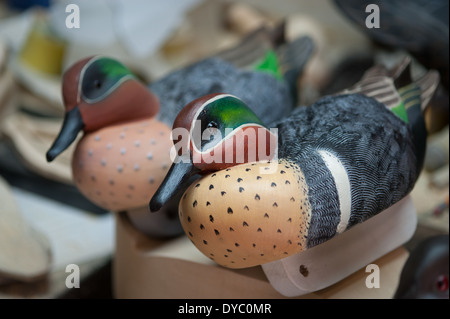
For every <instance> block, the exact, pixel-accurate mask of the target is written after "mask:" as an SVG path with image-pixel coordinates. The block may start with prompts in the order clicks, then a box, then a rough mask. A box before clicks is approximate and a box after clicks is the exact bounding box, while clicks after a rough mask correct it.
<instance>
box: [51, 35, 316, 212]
mask: <svg viewBox="0 0 450 319" xmlns="http://www.w3.org/2000/svg"><path fill="white" fill-rule="evenodd" d="M271 32H272V31H271ZM271 32H269V31H267V30H258V31H257V32H255V33H254V34H252V35H250V36H249V38H248V39H247V40H251V39H255V40H253V42H255V43H256V44H258V43H260V44H261V45H262V44H264V48H265V49H264V50H261V52H262V53H263V54H262V56H261V57H260V59H259V58H256V59H255V58H253V59H249V60H248V61H247V62H245V63H242V62H240V63H241V64H240V65H241V66H242V68H238V67H236V66H234V65H233V62H235V61H236V59H235V57H236V56H239V55H240V53H239V52H241V53H242V52H245V50H244V51H242V50H241V49H240V47H241V45H243V44H241V45H239V46H237V47H236V48H234V49H231V50H228V51H227V52H222V53H220V54H219V55H218V56H217V57H212V58H207V59H205V60H202V61H200V62H197V63H195V64H193V65H190V66H188V67H185V68H183V69H180V70H177V71H174V72H172V73H171V74H169V75H167V76H165V77H163V78H161V79H160V80H158V81H156V82H154V83H151V84H150V85H149V86H147V85H145V84H144V83H142V82H141V81H139V80H138V78H137V77H136V76H134V74H133V73H132V72H131V71H130V70H129V69H128V68H127V67H126V66H124V65H123V64H122V63H120V62H119V61H117V60H115V59H112V58H109V57H104V56H95V57H88V58H85V59H82V60H80V61H79V62H77V63H75V64H74V65H73V66H71V67H70V68H69V69H68V70H67V71H66V72H65V74H64V77H63V86H62V91H63V98H64V104H65V108H66V114H65V118H64V122H63V125H62V128H61V131H60V133H59V135H58V136H57V138H56V140H55V141H54V143H53V145H52V146H51V147H50V149H49V150H48V152H47V160H48V161H49V162H50V161H52V160H53V159H54V158H55V157H57V156H58V154H60V153H61V152H63V151H64V150H65V149H66V148H67V147H68V146H69V145H70V144H71V143H72V142H74V141H75V139H76V138H77V136H78V133H79V132H80V131H83V132H84V135H83V136H82V138H81V139H80V140H79V142H78V144H77V147H76V149H75V152H74V155H73V160H72V171H73V178H74V183H75V185H76V186H77V188H78V189H79V190H80V191H81V192H82V193H83V195H85V196H86V197H87V198H88V199H89V200H90V201H92V202H93V203H95V204H97V205H98V206H100V207H102V208H104V209H107V210H111V211H123V210H130V209H138V208H141V207H147V203H148V194H149V193H150V194H152V193H154V192H155V191H156V189H157V187H158V186H159V184H160V183H161V181H162V180H163V178H164V176H165V174H166V172H167V170H168V168H169V167H170V164H171V159H170V153H169V151H170V147H171V145H172V141H171V140H170V127H171V126H172V124H173V120H174V119H175V117H176V114H177V113H178V111H179V110H180V109H181V107H182V106H183V105H185V104H186V103H187V102H188V101H190V100H192V99H193V98H197V97H199V96H202V95H205V94H209V93H214V92H220V91H223V90H225V91H230V92H233V93H234V94H237V95H240V96H243V97H244V99H245V100H246V103H248V104H249V105H250V107H251V108H252V109H253V110H254V112H256V114H258V115H259V116H260V117H261V118H262V119H264V121H265V122H266V123H270V122H271V121H274V120H276V119H279V118H281V117H282V116H284V114H286V112H289V111H290V110H291V109H292V108H293V107H294V105H295V102H294V97H295V92H294V87H295V84H293V83H292V82H290V81H295V79H296V77H297V76H298V75H299V73H300V72H301V70H302V68H303V66H304V65H305V63H306V61H307V60H308V57H309V56H310V54H311V53H312V50H313V43H312V41H311V39H310V38H308V37H304V38H300V39H298V40H296V41H293V42H292V43H285V44H283V45H281V44H279V43H278V42H277V41H278V40H277V41H275V40H272V38H271V34H272V33H271ZM258 39H259V40H258ZM265 41H266V42H265ZM250 42H252V41H250ZM253 42H252V43H253ZM277 48H280V50H281V48H283V53H282V54H279V55H277V54H275V51H276V50H278V49H277ZM296 53H298V54H296ZM283 57H291V58H292V60H289V61H288V59H287V58H286V59H285V61H288V63H290V64H286V63H278V60H279V59H280V60H282V59H284V58H283ZM282 66H284V67H285V68H286V69H283V70H281V69H280V68H281V67H282ZM249 68H250V69H249ZM283 74H285V75H286V76H287V77H286V78H284V77H283ZM273 105H280V106H281V107H279V108H273V107H272V106H273ZM169 208H170V207H169ZM175 212H176V209H175Z"/></svg>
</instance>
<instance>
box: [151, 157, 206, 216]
mask: <svg viewBox="0 0 450 319" xmlns="http://www.w3.org/2000/svg"><path fill="white" fill-rule="evenodd" d="M177 159H180V157H178V158H177ZM199 172H200V169H198V168H197V167H195V166H194V165H193V164H192V162H191V161H190V160H189V161H182V160H178V161H175V162H173V163H172V166H171V167H170V169H169V172H168V173H167V175H166V177H165V178H164V180H163V182H162V183H161V185H160V186H159V188H158V190H157V191H156V193H155V195H153V197H152V199H151V200H150V204H149V206H150V211H151V212H157V211H159V210H160V209H161V207H162V206H164V204H165V203H167V202H168V201H170V200H171V199H173V198H174V197H175V196H177V195H180V193H181V192H184V191H185V190H186V189H187V188H188V187H189V185H190V184H191V183H192V177H194V176H195V175H196V174H198V173H199Z"/></svg>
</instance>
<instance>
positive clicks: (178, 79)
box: [149, 58, 294, 126]
mask: <svg viewBox="0 0 450 319" xmlns="http://www.w3.org/2000/svg"><path fill="white" fill-rule="evenodd" d="M149 89H150V90H151V91H152V92H153V93H154V94H156V96H158V98H159V101H160V104H161V110H160V113H159V114H158V119H159V120H160V121H162V122H164V123H166V124H168V125H169V126H172V123H173V121H174V119H175V117H176V116H177V114H178V113H179V112H180V110H181V109H182V108H183V107H184V106H185V105H186V104H188V103H189V102H191V101H193V100H195V99H197V98H198V97H200V96H204V95H207V94H210V93H227V94H232V95H235V96H238V97H239V98H240V99H241V100H242V101H244V102H245V103H246V104H247V105H248V106H249V107H250V108H251V109H252V110H253V112H255V114H256V115H257V116H258V117H259V118H260V119H261V121H262V122H263V123H264V124H265V125H270V123H272V122H273V121H276V120H278V119H281V118H282V117H284V116H287V115H288V114H289V113H290V112H291V111H292V108H293V107H294V102H293V97H292V95H291V94H290V89H289V87H288V85H287V84H286V83H285V82H283V81H280V80H278V79H276V78H275V77H273V76H272V75H270V74H266V73H263V72H254V71H245V70H239V69H237V68H235V67H234V66H233V65H231V64H229V63H227V62H224V61H222V60H220V59H217V58H210V59H206V60H203V61H200V62H198V63H195V64H193V65H191V66H188V67H186V68H183V69H180V70H177V71H174V72H172V73H170V74H169V75H167V76H165V77H163V78H162V79H160V80H159V81H156V82H154V83H152V84H150V85H149ZM274 106H276V107H274Z"/></svg>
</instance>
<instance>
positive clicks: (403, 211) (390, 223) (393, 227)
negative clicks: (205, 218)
mask: <svg viewBox="0 0 450 319" xmlns="http://www.w3.org/2000/svg"><path fill="white" fill-rule="evenodd" d="M416 226H417V213H416V211H415V209H414V206H413V203H412V200H411V198H410V197H409V196H408V197H406V198H404V199H403V200H401V201H400V202H398V203H396V204H395V205H393V206H392V207H390V208H389V209H387V210H385V211H383V212H381V213H380V214H378V215H377V216H374V217H373V218H370V219H369V220H367V221H366V222H364V223H361V224H359V225H356V226H354V227H353V228H351V229H349V230H348V231H346V232H344V233H342V234H340V235H339V236H336V237H335V238H333V239H332V240H329V241H327V242H325V243H323V244H321V245H318V246H316V247H313V248H311V249H308V250H307V251H305V252H302V253H299V254H296V255H293V256H290V257H287V258H284V259H281V260H277V261H274V262H271V263H268V264H265V265H262V268H263V270H264V273H265V274H266V275H267V278H268V279H269V281H270V283H271V284H272V286H273V287H274V288H275V289H276V290H277V291H278V292H280V293H281V294H283V295H284V296H288V297H293V296H300V295H304V294H307V293H312V292H314V291H318V290H320V289H323V288H326V287H329V286H331V285H333V284H335V283H336V282H338V281H341V280H342V279H344V278H346V277H347V276H349V275H350V274H352V273H354V272H355V271H357V270H358V269H361V268H363V267H364V268H365V267H366V266H367V265H368V264H371V263H373V262H374V261H375V260H376V259H378V258H380V257H382V256H384V255H385V254H387V253H389V252H390V251H392V250H394V249H395V248H397V247H399V246H400V245H403V244H404V243H406V242H407V241H408V240H409V239H411V237H412V236H413V234H414V232H415V230H416Z"/></svg>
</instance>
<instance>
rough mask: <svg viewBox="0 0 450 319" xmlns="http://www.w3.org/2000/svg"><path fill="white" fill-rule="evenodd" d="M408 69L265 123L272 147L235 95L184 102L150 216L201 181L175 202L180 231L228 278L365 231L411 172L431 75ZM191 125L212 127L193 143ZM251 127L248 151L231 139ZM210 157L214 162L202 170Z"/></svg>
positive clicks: (370, 75)
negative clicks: (414, 76) (179, 133)
mask: <svg viewBox="0 0 450 319" xmlns="http://www.w3.org/2000/svg"><path fill="white" fill-rule="evenodd" d="M409 71H410V70H409V60H408V59H406V60H404V61H402V63H400V64H399V65H398V66H397V67H396V68H394V69H392V70H386V69H384V68H381V67H374V68H373V69H370V70H369V71H367V73H366V74H365V76H364V77H363V78H362V80H361V81H360V82H359V83H357V84H356V85H355V86H354V87H352V88H349V89H348V90H347V91H345V92H342V94H337V95H334V96H328V97H324V98H322V99H320V100H319V101H317V102H316V103H314V104H313V105H311V106H309V107H300V108H297V109H295V110H294V111H293V112H292V113H291V115H290V116H289V117H286V118H284V119H282V120H280V121H278V122H277V123H275V124H274V125H273V128H276V129H277V130H278V135H277V136H278V138H277V139H278V140H277V141H278V143H275V147H274V145H273V143H272V142H273V135H272V133H271V132H270V131H269V129H268V128H267V127H264V126H263V125H262V123H261V121H260V120H258V118H257V116H256V115H255V114H254V113H253V112H252V111H251V109H250V108H249V107H247V106H246V105H245V103H243V102H242V101H241V100H240V99H238V98H237V97H235V96H231V95H228V94H219V95H212V96H211V95H209V96H205V97H202V98H200V99H197V100H195V101H193V102H191V103H189V104H188V105H187V106H186V107H185V108H184V109H183V110H182V111H181V112H180V114H179V116H178V117H177V119H176V120H175V122H174V129H176V128H179V127H182V128H184V129H186V130H187V131H188V132H190V133H189V135H188V137H189V138H188V139H180V140H176V141H175V142H176V145H178V146H179V147H180V148H179V149H180V150H183V149H184V152H183V153H181V155H180V153H179V156H180V159H183V160H184V161H178V162H179V163H177V161H175V162H174V164H173V165H172V167H171V168H170V170H169V172H168V175H167V176H166V178H165V180H164V181H163V183H162V184H161V186H160V188H159V189H158V191H157V192H156V193H155V195H154V196H153V197H152V199H151V201H150V209H151V210H152V211H157V210H158V209H159V207H160V206H161V205H163V203H164V202H165V201H166V200H169V199H170V197H171V195H172V194H173V193H175V192H176V191H177V190H178V189H179V188H183V187H184V186H183V185H184V184H186V183H189V178H188V177H189V176H190V175H191V174H193V173H195V174H198V173H200V174H203V175H204V176H203V177H202V178H201V179H199V180H198V181H196V182H194V183H193V184H192V185H190V187H189V188H188V189H187V190H186V192H185V193H184V195H183V196H182V199H181V201H180V204H179V216H180V219H181V223H182V226H183V228H184V231H185V233H186V234H187V236H188V237H189V238H190V240H191V241H192V242H193V243H194V244H195V246H196V247H197V248H198V249H199V250H200V251H202V252H203V253H204V254H205V255H206V256H207V257H209V258H211V259H213V260H214V261H215V262H216V263H218V264H220V265H222V266H225V267H230V268H245V267H251V266H255V265H261V264H265V263H268V262H271V261H275V260H279V259H281V258H284V257H288V256H291V255H294V254H297V253H299V252H302V251H305V250H307V249H310V248H312V247H314V246H316V245H319V244H321V243H324V242H326V241H328V240H329V239H331V238H333V237H335V236H336V235H338V234H341V233H343V232H345V231H347V230H348V229H349V228H351V227H352V226H354V225H357V224H359V223H362V222H364V221H365V220H367V219H369V218H370V217H372V216H375V215H377V214H378V213H380V212H382V211H384V210H386V209H387V208H389V207H390V206H392V205H393V204H394V203H396V202H398V201H399V200H401V199H402V198H404V197H405V196H406V195H407V194H408V193H409V192H410V191H411V189H412V188H413V186H414V183H415V182H416V180H417V177H418V175H419V173H420V170H421V166H422V163H423V156H424V152H425V148H424V144H425V141H426V127H425V124H424V120H423V117H422V110H423V109H424V108H425V107H426V104H427V103H428V101H429V100H430V97H431V96H432V94H433V91H434V89H435V88H436V86H437V83H438V81H439V75H438V73H437V72H434V71H430V72H428V73H427V74H426V75H425V76H424V77H423V78H421V79H419V80H417V81H415V82H413V81H411V79H409ZM197 120H201V122H196V121H197ZM200 123H201V124H200ZM200 125H201V131H202V132H203V131H204V130H207V129H209V130H211V128H213V131H212V132H210V133H211V134H212V135H213V136H214V138H213V139H211V140H210V139H207V140H199V139H198V137H199V136H194V135H193V134H192V132H193V131H194V130H195V129H199V128H198V127H199V126H200ZM225 128H232V129H233V131H232V132H231V133H230V132H228V133H226V131H225ZM251 129H254V130H259V131H261V129H262V130H264V131H265V132H266V139H265V141H266V144H264V143H260V142H261V140H259V138H261V137H259V136H258V135H257V134H256V135H255V136H258V138H257V141H256V142H255V141H251V140H249V141H248V143H240V142H239V141H244V140H243V139H240V140H239V139H238V138H239V135H243V134H244V131H246V130H251ZM224 132H225V133H224ZM260 136H264V134H263V135H260ZM268 137H270V138H268ZM229 141H233V142H232V143H230V142H229ZM252 142H253V144H252ZM227 143H228V144H227ZM250 145H258V146H257V147H256V154H259V149H263V150H264V151H265V152H262V156H254V157H253V158H256V160H254V159H253V162H251V161H249V160H248V159H250V157H249V156H250V153H251V148H250V147H249V146H250ZM258 148H259V149H258ZM276 148H277V149H278V157H273V154H276V153H274V152H273V150H274V149H276ZM230 150H231V152H232V154H234V155H237V154H239V155H240V156H242V154H241V153H244V154H243V156H244V158H245V161H243V162H244V163H243V164H240V165H236V164H238V163H237V161H236V157H231V159H232V160H231V161H228V163H227V162H226V161H224V159H226V154H225V153H226V152H227V151H230ZM215 152H217V153H218V154H219V155H217V154H213V153H215ZM222 152H223V154H222ZM270 154H272V155H270ZM200 155H202V156H203V159H204V160H199V158H200ZM265 155H267V156H265ZM183 156H184V157H183ZM211 156H213V157H214V156H215V157H214V158H216V159H217V158H218V159H222V163H219V164H218V162H219V161H217V162H215V163H212V164H208V163H211V162H212V161H211V158H210V157H211ZM186 157H188V158H189V161H186ZM261 159H262V160H266V161H258V160H261ZM267 159H270V161H269V162H267ZM247 162H248V163H247ZM241 163H242V161H241ZM266 170H267V173H265V171H266Z"/></svg>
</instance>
